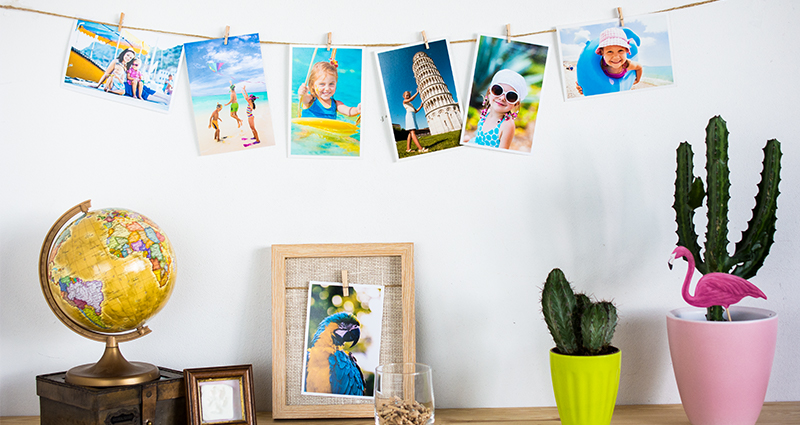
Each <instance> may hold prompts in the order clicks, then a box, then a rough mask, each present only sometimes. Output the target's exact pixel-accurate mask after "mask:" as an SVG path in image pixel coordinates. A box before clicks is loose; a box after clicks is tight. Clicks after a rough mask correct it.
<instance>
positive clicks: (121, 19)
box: [117, 12, 125, 32]
mask: <svg viewBox="0 0 800 425" xmlns="http://www.w3.org/2000/svg"><path fill="white" fill-rule="evenodd" d="M124 21H125V12H122V13H120V14H119V24H118V25H117V32H121V31H122V23H123V22H124Z"/></svg>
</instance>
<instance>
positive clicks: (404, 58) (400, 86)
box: [375, 40, 463, 159]
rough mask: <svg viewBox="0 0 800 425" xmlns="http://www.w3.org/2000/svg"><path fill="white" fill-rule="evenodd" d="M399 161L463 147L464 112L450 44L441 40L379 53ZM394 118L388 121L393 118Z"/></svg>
mask: <svg viewBox="0 0 800 425" xmlns="http://www.w3.org/2000/svg"><path fill="white" fill-rule="evenodd" d="M375 56H376V58H377V60H376V63H377V65H378V71H379V72H378V75H379V76H380V80H381V85H382V86H383V89H384V95H385V96H384V100H385V101H386V110H387V112H388V115H386V116H384V118H383V119H382V120H383V121H384V122H388V123H389V125H390V129H391V134H392V140H393V141H394V143H395V148H396V151H397V159H404V158H409V157H414V156H418V155H423V154H426V153H430V152H438V151H443V150H446V149H450V148H454V147H458V146H459V140H460V139H461V129H462V128H463V113H462V110H461V107H460V106H459V104H458V93H457V92H456V87H455V83H454V77H453V69H452V67H451V64H450V52H449V43H448V42H447V41H446V40H438V41H432V42H428V44H427V45H426V44H425V43H419V44H413V45H408V46H403V47H400V48H395V49H389V50H385V51H382V52H377V53H376V54H375ZM387 118H388V119H387Z"/></svg>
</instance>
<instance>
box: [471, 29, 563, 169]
mask: <svg viewBox="0 0 800 425" xmlns="http://www.w3.org/2000/svg"><path fill="white" fill-rule="evenodd" d="M547 51H548V48H547V46H540V45H538V44H532V43H525V42H521V41H508V40H506V39H505V38H496V37H489V36H485V35H482V36H480V37H478V46H477V49H476V54H475V65H474V70H473V74H472V86H471V90H470V96H469V108H468V110H467V116H466V120H465V122H464V134H463V136H462V140H461V143H462V144H464V145H466V146H474V147H480V148H488V149H494V150H499V151H504V152H515V153H528V154H529V153H530V152H531V147H532V146H533V132H534V129H535V127H536V116H537V114H538V112H539V97H540V94H541V91H542V82H543V79H544V67H545V63H546V62H547Z"/></svg>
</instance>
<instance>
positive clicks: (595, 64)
mask: <svg viewBox="0 0 800 425" xmlns="http://www.w3.org/2000/svg"><path fill="white" fill-rule="evenodd" d="M623 31H625V34H626V35H627V36H628V38H629V39H633V43H631V45H630V50H631V52H630V53H629V54H628V59H633V58H634V57H636V55H637V54H638V53H639V45H640V44H641V40H640V39H639V36H638V35H636V33H635V32H633V31H632V30H630V29H628V28H623ZM598 45H600V39H599V38H595V39H594V40H589V41H587V42H586V46H585V47H584V48H583V52H581V55H580V56H579V57H578V65H577V70H576V73H577V76H578V84H579V85H580V86H581V88H582V89H583V95H584V96H593V95H596V94H604V93H614V92H618V91H623V90H630V89H631V87H633V82H634V81H636V73H635V72H628V73H626V74H625V76H624V77H622V78H611V77H609V76H608V75H606V74H605V72H603V69H602V68H600V61H601V60H602V59H603V58H602V57H601V56H600V55H598V54H597V53H595V51H596V50H597V46H598Z"/></svg>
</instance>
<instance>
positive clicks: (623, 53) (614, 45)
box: [575, 27, 643, 94]
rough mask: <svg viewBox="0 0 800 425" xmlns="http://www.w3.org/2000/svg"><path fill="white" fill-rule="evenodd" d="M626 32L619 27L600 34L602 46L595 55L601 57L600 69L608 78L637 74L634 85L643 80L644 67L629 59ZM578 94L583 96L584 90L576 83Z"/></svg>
mask: <svg viewBox="0 0 800 425" xmlns="http://www.w3.org/2000/svg"><path fill="white" fill-rule="evenodd" d="M632 41H633V40H630V39H628V38H627V35H626V34H625V31H623V30H622V28H619V27H613V28H607V29H605V30H603V32H601V33H600V44H599V45H598V46H597V50H596V51H595V53H597V54H598V55H600V69H602V70H603V73H605V74H606V76H608V77H610V78H614V79H620V78H622V77H624V76H625V74H627V73H628V72H636V80H635V81H634V82H633V84H634V85H636V83H638V82H639V80H641V79H642V72H643V69H642V65H640V64H639V63H637V62H634V61H632V60H630V59H628V55H629V54H630V53H631V47H630V43H631V42H632ZM575 85H576V86H577V88H578V92H579V93H580V94H583V88H582V87H581V86H580V85H578V83H575Z"/></svg>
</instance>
